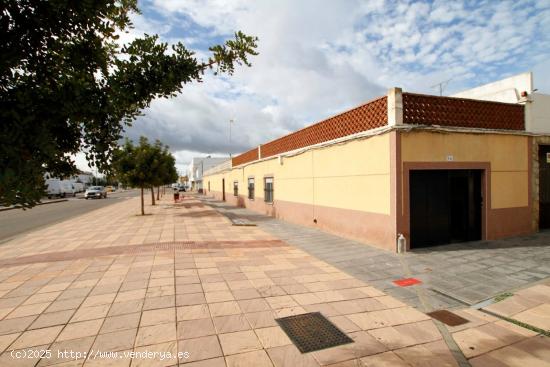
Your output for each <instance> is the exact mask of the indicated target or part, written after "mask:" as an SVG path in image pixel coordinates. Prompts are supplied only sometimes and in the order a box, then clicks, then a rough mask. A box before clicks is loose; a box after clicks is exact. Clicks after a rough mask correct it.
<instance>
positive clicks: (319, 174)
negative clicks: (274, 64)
mask: <svg viewBox="0 0 550 367" xmlns="http://www.w3.org/2000/svg"><path fill="white" fill-rule="evenodd" d="M527 79H532V78H531V75H530V74H523V76H518V77H517V78H516V79H514V78H511V80H508V81H507V82H504V83H500V84H499V86H498V87H495V86H494V85H493V86H491V85H489V86H486V87H485V90H484V92H483V93H480V92H479V90H478V91H477V92H476V89H474V90H471V91H469V92H468V91H466V92H464V94H461V98H459V97H440V96H432V95H422V94H415V93H406V92H402V90H401V89H399V88H392V89H391V90H390V91H389V92H388V94H387V95H386V96H382V97H380V98H377V99H375V100H372V101H370V102H368V103H365V104H363V105H360V106H358V107H356V108H353V109H351V110H349V111H346V112H343V113H341V114H339V115H336V116H333V117H331V118H328V119H326V120H324V121H321V122H319V123H316V124H314V125H311V126H308V127H306V128H304V129H302V130H299V131H296V132H294V133H291V134H289V135H286V136H284V137H281V138H279V139H276V140H273V141H271V142H268V143H266V144H262V145H260V146H259V147H255V148H253V149H251V150H249V151H248V152H245V153H243V154H241V155H239V156H236V157H234V158H233V159H232V164H231V166H229V165H226V166H220V167H215V168H214V169H211V170H209V171H208V172H206V173H205V178H204V180H205V183H207V185H208V189H207V193H208V194H210V195H213V196H215V197H216V198H219V199H222V200H226V201H228V202H230V203H233V204H236V205H240V206H244V207H247V208H250V209H252V210H255V211H258V212H261V213H265V214H268V215H272V216H275V217H277V218H281V219H284V220H288V221H291V222H295V223H299V224H304V225H309V226H315V227H318V228H321V229H323V230H326V231H329V232H333V233H336V234H339V235H342V236H345V237H348V238H354V239H358V240H360V241H363V242H366V243H369V244H373V245H375V246H378V247H380V248H384V249H387V250H390V251H396V238H397V237H398V236H399V234H403V235H404V237H405V238H406V240H407V247H408V248H409V249H410V248H413V249H414V248H418V247H424V246H432V245H438V244H445V243H452V242H461V241H471V240H481V239H487V240H490V239H497V238H502V237H508V236H514V235H521V234H528V233H532V232H533V231H536V230H538V229H539V228H548V227H550V111H548V106H550V103H547V102H549V101H550V100H549V99H548V98H550V96H545V95H541V94H538V93H536V92H534V90H533V86H532V81H529V80H527ZM497 84H498V83H497ZM503 86H504V88H503ZM482 89H483V88H482ZM506 89H510V91H508V92H505V93H504V94H509V95H510V96H511V95H513V93H511V92H512V91H513V92H514V93H515V95H516V96H517V98H516V99H515V100H508V99H507V100H505V102H507V103H504V102H498V101H492V100H490V99H491V98H494V99H497V98H496V97H495V96H496V95H499V96H501V95H502V93H500V92H502V91H503V90H506ZM498 90H500V92H499V91H498ZM482 95H483V99H469V98H465V97H476V98H481V97H482ZM499 98H500V97H499ZM545 101H546V103H545Z"/></svg>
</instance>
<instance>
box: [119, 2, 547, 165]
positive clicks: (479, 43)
mask: <svg viewBox="0 0 550 367" xmlns="http://www.w3.org/2000/svg"><path fill="white" fill-rule="evenodd" d="M139 6H140V9H141V11H142V14H141V15H136V16H134V17H133V22H134V26H135V28H134V29H133V30H132V31H131V32H130V33H129V34H126V35H124V38H123V39H124V40H131V39H132V38H133V37H136V36H139V35H141V34H143V33H148V34H153V33H157V34H159V36H160V37H161V39H162V40H163V41H165V42H168V43H175V42H178V41H181V42H183V43H184V44H185V45H186V47H188V48H189V49H192V50H194V51H195V52H196V54H197V57H199V58H200V59H205V58H206V57H207V56H208V47H209V46H211V45H214V44H218V43H222V42H223V41H224V40H226V39H228V38H231V37H232V35H233V33H234V32H235V31H237V30H241V31H243V32H245V33H246V34H249V35H255V36H257V37H258V38H259V43H258V45H259V48H258V51H259V53H260V54H259V56H257V57H254V58H253V59H252V60H251V61H252V63H253V66H252V67H251V68H247V67H242V68H239V69H238V70H237V71H236V73H235V74H234V75H233V76H231V77H228V76H221V77H220V76H214V75H211V74H207V75H206V76H205V77H204V81H203V83H196V84H190V85H187V86H185V87H184V90H183V92H182V94H181V95H179V96H177V97H176V98H172V99H162V100H157V101H154V102H153V103H152V104H151V107H150V108H149V109H147V110H146V111H144V116H142V117H140V118H139V119H138V121H136V122H135V123H134V125H133V127H131V128H129V129H128V130H127V131H126V134H127V136H129V137H130V138H133V139H136V138H138V137H139V136H140V135H146V136H148V137H149V138H150V139H156V138H158V139H160V140H161V141H163V142H164V143H165V144H168V145H169V146H170V147H171V150H172V151H173V153H174V155H175V156H176V159H177V164H178V168H179V169H180V171H182V172H183V171H184V167H185V165H186V164H187V163H188V162H189V161H190V158H191V157H193V156H205V155H207V154H211V155H213V156H227V155H228V153H229V152H232V153H238V152H242V151H245V150H248V149H250V148H251V147H253V146H256V145H258V144H260V143H263V142H265V141H268V140H271V139H274V138H276V137H279V136H281V135H283V134H286V133H289V132H291V131H293V130H296V129H298V128H301V127H303V126H306V125H309V124H311V123H314V122H316V121H318V120H319V119H322V118H324V117H327V116H330V115H332V114H335V113H337V112H339V111H342V110H344V109H347V108H349V107H352V106H354V105H357V104H360V103H362V102H365V101H368V100H369V99H372V98H374V97H376V96H379V95H382V94H384V93H386V90H387V89H388V88H390V87H392V86H398V87H402V88H403V89H404V90H407V91H414V92H422V93H434V94H436V93H438V90H437V89H436V88H433V87H432V86H433V85H434V84H437V83H439V82H442V81H447V80H449V79H450V81H449V82H448V84H447V85H446V88H445V90H444V94H451V93H453V92H457V91H460V90H462V89H466V88H469V87H473V86H476V85H479V84H483V83H487V82H490V81H494V80H498V79H501V78H504V77H507V76H510V75H514V74H518V73H521V72H524V71H529V70H531V71H533V72H534V73H535V77H534V78H535V87H536V88H538V89H539V91H542V92H545V93H550V0H533V1H525V0H523V1H500V0H499V1H496V0H487V1H483V0H482V1H469V0H466V1H447V0H443V1H438V0H435V1H388V0H386V1H384V0H368V1H353V0H340V1H328V0H327V1H319V0H311V1H309V0H294V1H292V0H289V1H281V0H277V1H271V0H263V1H262V0H255V1H230V0H211V1H204V0H189V1H187V0H144V1H140V2H139ZM230 119H234V120H235V123H234V124H233V127H232V140H231V144H230V143H229V120H230Z"/></svg>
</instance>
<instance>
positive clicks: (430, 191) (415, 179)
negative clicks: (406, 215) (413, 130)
mask: <svg viewBox="0 0 550 367" xmlns="http://www.w3.org/2000/svg"><path fill="white" fill-rule="evenodd" d="M482 172H483V171H482V170H462V169H460V170H414V171H410V181H409V182H410V196H409V197H410V203H409V205H410V228H411V248H418V247H426V246H435V245H441V244H446V243H453V242H464V241H473V240H479V239H481V206H482V196H481V176H482Z"/></svg>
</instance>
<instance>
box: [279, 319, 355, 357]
mask: <svg viewBox="0 0 550 367" xmlns="http://www.w3.org/2000/svg"><path fill="white" fill-rule="evenodd" d="M275 321H277V323H278V324H279V326H280V327H281V328H282V329H283V330H284V332H285V333H286V335H288V337H289V338H290V340H292V342H293V343H294V344H295V345H296V347H298V349H299V350H300V352H302V353H307V352H313V351H315V350H320V349H325V348H330V347H335V346H337V345H342V344H348V343H353V339H351V338H350V337H348V336H347V335H346V334H344V333H343V332H341V331H340V330H339V329H338V328H337V327H336V326H335V325H334V324H333V323H331V322H330V321H328V320H327V319H326V318H325V317H324V316H323V315H321V313H320V312H311V313H305V314H301V315H294V316H288V317H283V318H281V319H276V320H275Z"/></svg>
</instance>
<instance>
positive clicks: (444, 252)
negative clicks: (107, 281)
mask: <svg viewBox="0 0 550 367" xmlns="http://www.w3.org/2000/svg"><path fill="white" fill-rule="evenodd" d="M203 201H205V202H207V203H209V204H210V205H212V206H213V207H215V208H217V209H218V210H219V211H220V212H222V213H224V212H227V211H229V212H231V213H234V214H235V215H239V216H241V217H243V218H248V219H249V220H251V221H253V222H255V223H257V225H258V227H260V228H261V229H263V230H265V231H266V232H268V233H270V234H272V235H273V236H275V237H277V238H280V239H282V240H284V241H285V242H287V243H289V244H291V245H293V246H296V247H298V248H300V249H302V250H304V251H306V252H307V253H309V254H311V255H313V256H315V257H317V258H319V259H321V260H323V261H326V262H327V263H329V264H331V265H333V266H335V267H337V268H338V269H340V270H342V271H345V272H346V273H348V274H351V275H353V276H354V277H356V278H358V279H361V280H363V281H366V282H368V283H369V284H371V285H373V286H375V287H376V288H378V289H380V290H383V291H384V292H385V293H388V294H390V295H392V296H394V297H396V298H398V299H400V300H401V301H403V302H405V303H407V304H409V305H412V306H415V307H419V306H420V300H419V298H418V295H417V292H416V291H415V288H412V287H408V288H401V287H396V286H395V284H393V283H392V281H393V280H395V279H399V278H409V277H414V278H417V279H419V280H421V281H422V282H423V284H422V285H421V286H420V287H422V288H423V292H424V294H425V296H426V298H427V301H428V302H429V304H430V305H431V308H433V309H439V308H455V307H463V306H465V305H473V304H476V303H478V302H480V301H483V300H486V299H489V298H492V297H494V296H496V295H498V294H500V293H502V292H505V291H508V290H511V289H517V288H522V287H525V286H527V285H529V284H531V283H533V282H536V281H540V280H542V279H546V278H548V277H550V231H547V232H541V233H537V234H534V235H531V236H523V237H517V238H509V239H502V240H495V241H477V242H469V243H460V244H452V245H446V246H438V247H432V248H427V249H421V250H415V251H412V252H409V253H407V254H405V255H397V254H394V253H390V252H388V251H384V250H380V249H377V248H375V247H372V246H366V245H365V244H363V243H360V242H357V241H353V240H349V239H345V238H342V237H339V236H336V235H332V234H329V233H326V232H323V231H321V230H318V229H316V228H311V227H309V228H308V227H304V226H299V225H294V224H291V223H288V222H284V221H281V220H277V219H274V218H271V217H267V216H265V215H261V214H258V213H255V212H252V211H250V210H247V209H244V208H236V207H233V206H229V205H227V204H225V203H221V202H219V201H215V200H212V199H208V198H205V199H203Z"/></svg>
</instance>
